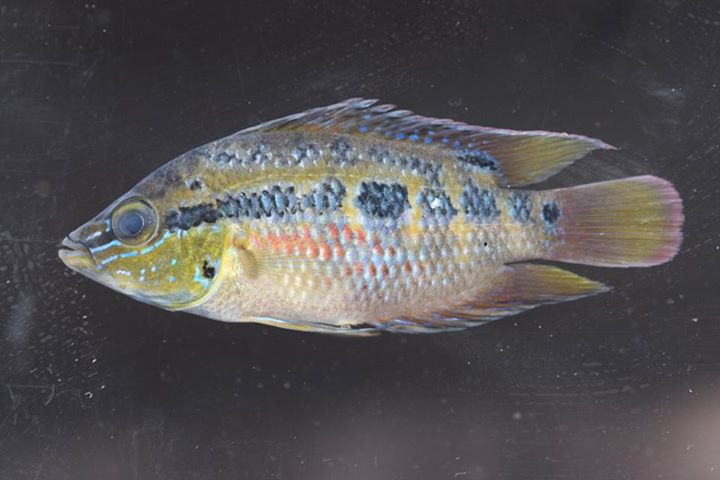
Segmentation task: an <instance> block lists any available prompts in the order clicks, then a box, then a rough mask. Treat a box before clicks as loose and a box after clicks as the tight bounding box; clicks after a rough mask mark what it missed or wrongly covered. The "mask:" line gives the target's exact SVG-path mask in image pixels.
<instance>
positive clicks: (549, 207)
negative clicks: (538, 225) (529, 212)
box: [540, 202, 560, 227]
mask: <svg viewBox="0 0 720 480" xmlns="http://www.w3.org/2000/svg"><path fill="white" fill-rule="evenodd" d="M540 217H541V218H542V220H543V222H544V223H545V225H546V226H548V227H552V226H553V225H555V223H556V222H557V221H558V219H559V218H560V208H559V207H558V206H557V203H555V202H546V203H543V206H542V211H541V212H540Z"/></svg>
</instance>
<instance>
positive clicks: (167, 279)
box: [60, 99, 682, 335]
mask: <svg viewBox="0 0 720 480" xmlns="http://www.w3.org/2000/svg"><path fill="white" fill-rule="evenodd" d="M611 148H612V147H610V146H609V145H607V144H605V143H603V142H600V141H598V140H594V139H590V138H588V137H583V136H579V135H568V134H556V133H550V132H517V131H511V130H500V129H492V128H485V127H472V126H468V125H465V124H461V123H458V122H452V121H449V120H438V119H431V118H426V117H421V116H417V115H413V114H411V113H410V112H407V111H403V110H395V109H394V107H393V106H390V105H377V104H376V103H375V101H371V100H362V99H351V100H347V101H345V102H342V103H339V104H335V105H331V106H329V107H323V108H320V109H314V110H310V111H307V112H304V113H301V114H298V115H293V116H290V117H285V118H282V119H279V120H275V121H271V122H267V123H265V124H262V125H259V126H257V127H252V128H249V129H247V130H243V131H241V132H238V133H236V134H234V135H231V136H229V137H226V138H224V139H220V140H217V141H215V142H212V143H209V144H207V145H204V146H201V147H198V148H195V149H193V150H191V151H189V152H187V153H185V154H183V155H181V156H180V157H178V158H176V159H175V160H173V161H171V162H169V163H168V164H166V165H164V166H162V167H160V168H159V169H158V170H156V171H155V172H153V173H152V174H151V175H149V176H148V177H146V178H145V179H144V180H142V181H141V182H140V183H139V184H138V185H136V186H135V187H134V188H133V189H131V190H130V192H128V193H127V194H125V195H123V196H122V197H120V198H119V199H118V200H117V201H116V202H114V203H113V204H112V205H110V206H109V207H108V208H107V209H105V210H104V211H103V212H101V213H100V214H99V215H98V216H97V217H96V218H95V219H93V220H91V221H90V222H88V223H87V224H85V225H83V226H82V227H80V228H79V229H77V230H76V231H75V232H73V233H71V234H70V235H69V236H68V238H67V239H66V240H65V241H64V245H65V246H66V248H64V249H63V250H61V251H60V256H61V258H62V259H63V261H65V263H66V264H68V266H70V267H71V268H74V269H76V270H78V271H80V272H81V273H83V274H85V275H87V276H89V277H91V278H93V279H95V280H97V281H100V282H101V283H103V284H106V285H108V286H110V287H111V288H115V289H117V290H119V291H122V292H124V293H127V294H129V295H130V296H132V297H134V298H136V299H138V300H141V301H144V302H147V303H151V304H154V305H157V306H160V307H162V308H166V309H169V310H184V311H188V312H190V313H195V314H198V315H202V316H205V317H209V318H214V319H218V320H223V321H231V322H239V321H255V322H262V323H268V324H272V325H277V326H281V327H285V328H294V329H302V330H311V331H322V332H335V333H351V334H358V335H360V334H370V333H374V332H378V331H404V332H430V331H442V330H450V329H461V328H466V327H468V326H474V325H478V324H482V323H484V322H487V321H489V320H494V319H497V318H500V317H503V316H506V315H510V314H514V313H518V312H520V311H523V310H526V309H528V308H533V307H534V306H537V305H540V304H543V303H553V302H558V301H565V300H570V299H574V298H579V297H582V296H586V295H591V294H595V293H599V292H602V291H605V289H606V288H605V287H604V286H603V285H602V284H599V283H597V282H593V281H591V280H588V279H584V278H582V277H579V276H577V275H575V274H572V273H570V272H568V271H565V270H562V269H560V268H558V267H551V266H547V265H538V264H530V263H524V262H527V261H529V260H536V259H547V260H560V261H566V262H574V263H585V264H593V265H604V266H649V265H655V264H658V263H662V262H664V261H667V260H669V259H670V258H672V256H674V254H675V253H676V251H677V248H678V246H679V243H680V239H681V234H680V227H681V224H682V212H681V202H680V199H679V196H678V195H677V192H676V191H675V190H674V188H673V187H672V186H671V185H670V184H669V183H668V182H666V181H664V180H662V179H659V178H656V177H650V176H645V177H634V178H630V179H622V180H617V181H611V182H602V183H598V184H591V185H585V186H580V187H573V188H568V189H557V190H548V191H533V190H530V189H527V188H525V186H526V185H529V184H532V183H535V182H538V181H541V180H543V179H545V178H547V177H548V176H550V175H552V174H554V173H556V172H557V171H559V170H560V169H562V168H564V167H565V166H567V165H569V164H570V163H572V162H573V161H574V160H576V159H577V158H580V157H582V156H583V155H585V154H586V153H588V152H590V151H592V150H596V149H611Z"/></svg>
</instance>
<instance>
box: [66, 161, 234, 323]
mask: <svg viewBox="0 0 720 480" xmlns="http://www.w3.org/2000/svg"><path fill="white" fill-rule="evenodd" d="M170 178H172V177H170ZM160 180H161V181H163V182H165V183H166V184H165V185H163V186H162V188H158V187H157V183H158V181H159V180H157V179H154V178H152V175H151V177H148V178H147V179H145V180H144V181H143V182H141V183H140V184H139V185H138V186H136V187H135V188H134V189H132V190H131V191H130V192H128V193H127V194H125V195H123V196H122V197H120V198H119V199H118V200H116V201H115V202H113V203H112V204H111V205H110V206H109V207H107V208H106V209H105V210H103V211H102V212H101V213H100V214H98V215H97V216H96V217H95V218H93V219H92V220H90V221H88V222H87V223H85V224H84V225H82V226H80V227H79V228H77V229H76V230H74V231H73V232H71V233H70V234H69V235H68V236H67V237H66V238H65V239H64V240H63V241H62V246H61V248H60V250H59V252H58V255H59V256H60V259H61V260H62V261H63V263H65V265H66V266H68V267H69V268H71V269H72V270H75V271H76V272H79V273H81V274H83V275H85V276H87V277H89V278H91V279H92V280H95V281H97V282H99V283H101V284H103V285H105V286H107V287H110V288H112V289H114V290H116V291H119V292H121V293H124V294H126V295H129V296H130V297H133V298H134V299H136V300H139V301H142V302H145V303H149V304H152V305H155V306H158V307H161V308H165V309H167V310H180V309H187V308H191V307H193V306H196V305H199V304H200V303H202V302H203V301H204V299H206V298H208V297H209V296H210V295H211V293H212V292H213V291H214V290H215V289H217V286H218V285H219V284H220V283H221V280H220V279H221V277H222V275H223V271H224V269H223V267H222V265H223V255H224V253H225V251H226V249H227V247H228V245H229V242H230V239H231V237H232V235H231V232H230V230H229V228H228V227H226V226H223V225H217V224H208V225H199V226H196V227H193V228H191V229H182V228H177V226H176V225H173V224H172V221H170V220H169V219H168V212H177V204H178V203H177V202H178V201H179V200H181V199H179V198H178V197H179V195H180V194H179V193H178V192H180V191H182V190H181V185H178V187H177V189H176V188H174V185H172V182H171V184H167V183H168V176H167V175H165V176H164V177H163V178H161V179H160ZM177 182H178V183H182V181H181V180H177ZM173 208H175V210H173ZM175 214H176V213H175Z"/></svg>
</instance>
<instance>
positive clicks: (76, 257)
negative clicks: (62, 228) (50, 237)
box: [58, 234, 95, 275]
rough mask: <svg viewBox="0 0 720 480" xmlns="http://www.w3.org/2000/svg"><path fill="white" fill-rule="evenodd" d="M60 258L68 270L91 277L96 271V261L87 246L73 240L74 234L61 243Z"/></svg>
mask: <svg viewBox="0 0 720 480" xmlns="http://www.w3.org/2000/svg"><path fill="white" fill-rule="evenodd" d="M58 257H60V260H61V261H62V262H63V263H64V264H65V265H66V266H67V267H68V268H70V269H72V270H75V271H76V272H80V273H82V274H85V275H89V274H90V272H93V271H94V270H95V260H94V259H93V256H92V254H91V253H90V250H89V249H88V247H87V245H85V244H84V243H83V242H79V241H77V240H75V239H73V238H72V234H70V235H68V236H67V237H65V238H64V239H63V240H62V242H61V243H60V249H59V250H58Z"/></svg>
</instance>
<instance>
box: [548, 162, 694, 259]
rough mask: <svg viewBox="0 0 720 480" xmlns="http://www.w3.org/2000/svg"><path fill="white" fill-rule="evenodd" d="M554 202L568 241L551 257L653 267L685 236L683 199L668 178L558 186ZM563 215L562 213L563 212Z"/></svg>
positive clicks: (551, 212)
mask: <svg viewBox="0 0 720 480" xmlns="http://www.w3.org/2000/svg"><path fill="white" fill-rule="evenodd" d="M552 195H553V196H554V198H555V199H557V204H558V206H559V208H557V209H556V208H553V207H549V208H548V210H547V214H548V215H549V216H550V217H551V218H550V220H555V222H556V223H555V226H556V227H557V228H558V231H559V232H560V235H561V236H562V239H563V242H562V244H561V245H559V246H558V247H557V248H556V250H555V251H554V253H553V254H552V255H551V256H550V259H552V260H559V261H562V262H572V263H583V264H587V265H598V266H604V267H649V266H653V265H659V264H661V263H665V262H667V261H669V260H670V259H672V258H673V257H674V256H675V254H676V253H677V252H678V249H679V248H680V243H681V241H682V224H683V213H682V200H681V199H680V196H679V195H678V192H677V191H676V190H675V188H674V187H673V186H672V184H671V183H670V182H668V181H667V180H663V179H662V178H658V177H653V176H641V177H631V178H624V179H620V180H611V181H608V182H599V183H591V184H588V185H580V186H577V187H571V188H562V189H558V190H554V191H553V192H552ZM558 215H559V217H558Z"/></svg>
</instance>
